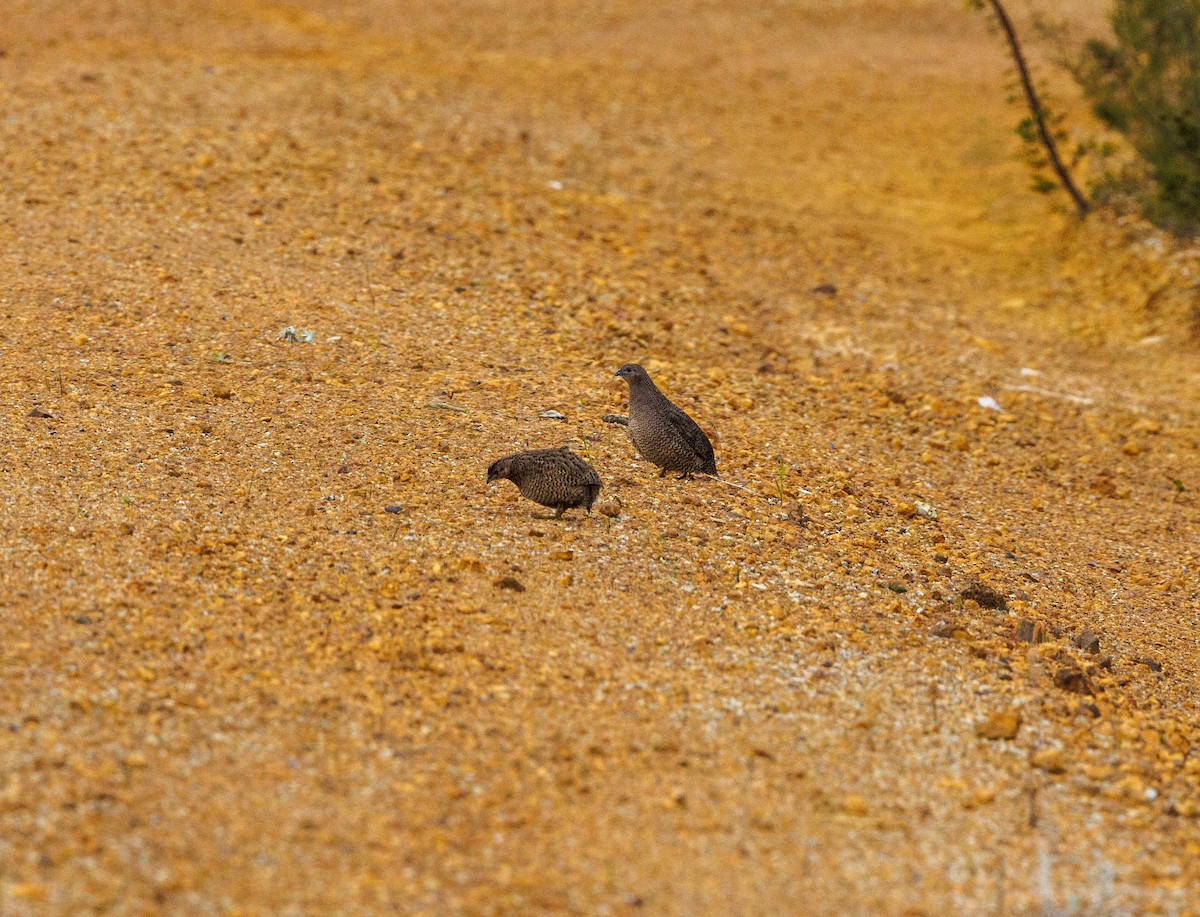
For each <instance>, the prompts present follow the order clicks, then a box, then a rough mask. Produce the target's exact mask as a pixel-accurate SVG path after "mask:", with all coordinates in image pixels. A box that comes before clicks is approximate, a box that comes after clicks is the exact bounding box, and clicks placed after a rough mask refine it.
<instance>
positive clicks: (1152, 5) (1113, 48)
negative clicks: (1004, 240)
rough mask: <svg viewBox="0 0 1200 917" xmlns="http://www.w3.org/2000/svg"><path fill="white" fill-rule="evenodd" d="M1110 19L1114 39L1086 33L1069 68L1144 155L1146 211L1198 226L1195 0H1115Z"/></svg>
mask: <svg viewBox="0 0 1200 917" xmlns="http://www.w3.org/2000/svg"><path fill="white" fill-rule="evenodd" d="M1111 22H1112V27H1113V32H1114V35H1115V41H1114V42H1112V43H1110V42H1107V41H1102V40H1100V39H1092V40H1091V41H1089V42H1088V43H1087V44H1086V45H1085V46H1084V49H1083V52H1082V54H1081V55H1080V57H1079V59H1078V60H1077V62H1076V64H1075V66H1074V67H1073V68H1072V69H1073V71H1074V74H1075V78H1076V79H1077V80H1078V81H1079V84H1080V86H1081V87H1082V88H1083V91H1084V93H1085V94H1086V95H1087V97H1088V99H1089V100H1090V102H1091V104H1092V107H1093V109H1094V111H1095V112H1096V115H1097V116H1098V117H1099V118H1100V119H1101V120H1102V121H1103V122H1104V123H1105V124H1107V125H1108V126H1109V127H1111V128H1113V129H1114V130H1116V131H1118V132H1120V133H1121V134H1124V135H1125V136H1126V137H1127V138H1128V140H1129V142H1130V144H1131V145H1132V146H1133V148H1134V149H1135V150H1136V151H1137V153H1138V155H1139V157H1140V158H1141V159H1142V162H1143V164H1144V167H1145V170H1146V173H1147V175H1148V177H1149V178H1150V180H1151V183H1152V186H1153V191H1152V193H1151V196H1150V199H1149V200H1148V201H1147V202H1146V215H1147V216H1148V217H1149V218H1150V219H1152V220H1154V221H1155V222H1156V223H1158V224H1160V225H1162V226H1165V227H1167V228H1169V229H1172V230H1175V231H1183V232H1195V231H1197V230H1198V229H1200V0H1115V5H1114V8H1113V12H1112V14H1111ZM1114 180H1116V181H1117V183H1118V184H1119V183H1120V180H1119V179H1116V178H1115V177H1114ZM1108 190H1112V189H1111V188H1109V189H1108Z"/></svg>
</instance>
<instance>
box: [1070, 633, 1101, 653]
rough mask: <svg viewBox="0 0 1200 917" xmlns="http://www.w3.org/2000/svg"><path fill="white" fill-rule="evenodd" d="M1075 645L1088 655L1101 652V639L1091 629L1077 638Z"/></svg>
mask: <svg viewBox="0 0 1200 917" xmlns="http://www.w3.org/2000/svg"><path fill="white" fill-rule="evenodd" d="M1075 645H1076V646H1077V647H1079V648H1080V649H1081V650H1084V651H1085V652H1088V653H1099V652H1100V638H1099V637H1097V636H1096V635H1095V634H1094V633H1093V632H1092V629H1091V628H1090V627H1086V628H1084V630H1083V632H1082V633H1081V634H1079V636H1077V637H1076V638H1075Z"/></svg>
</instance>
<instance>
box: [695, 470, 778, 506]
mask: <svg viewBox="0 0 1200 917" xmlns="http://www.w3.org/2000/svg"><path fill="white" fill-rule="evenodd" d="M696 475H697V476H698V477H702V478H707V479H708V480H710V481H716V482H717V483H718V484H724V485H725V486H726V487H736V488H737V489H738V490H744V491H745V492H746V493H748V494H752V495H753V496H755V497H758V498H759V499H760V500H765V499H766V497H764V496H763V495H762V494H760V493H759V492H758V491H757V490H751V489H750V488H749V487H745V486H743V485H742V484H734V483H733V481H726V480H724V479H723V478H718V477H717V476H716V475H715V474H707V473H705V472H703V471H697V472H696Z"/></svg>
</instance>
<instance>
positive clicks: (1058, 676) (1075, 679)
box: [1054, 667, 1096, 697]
mask: <svg viewBox="0 0 1200 917" xmlns="http://www.w3.org/2000/svg"><path fill="white" fill-rule="evenodd" d="M1054 686H1055V687H1056V688H1061V689H1062V690H1064V691H1070V692H1071V693H1072V694H1083V695H1085V696H1087V697H1091V696H1092V695H1094V694H1095V693H1096V689H1095V687H1093V686H1092V681H1091V679H1090V678H1088V677H1087V676H1086V675H1084V674H1083V672H1081V671H1079V669H1076V668H1071V667H1068V668H1065V669H1059V670H1058V672H1056V673H1055V675H1054Z"/></svg>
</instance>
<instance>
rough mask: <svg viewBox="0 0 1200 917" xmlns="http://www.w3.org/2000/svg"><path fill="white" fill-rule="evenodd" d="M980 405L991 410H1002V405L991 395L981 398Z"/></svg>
mask: <svg viewBox="0 0 1200 917" xmlns="http://www.w3.org/2000/svg"><path fill="white" fill-rule="evenodd" d="M979 406H980V407H981V408H987V409H988V410H989V411H999V410H1000V405H998V404H997V403H996V399H995V398H993V397H992V396H991V395H984V396H983V397H982V398H980V399H979Z"/></svg>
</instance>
